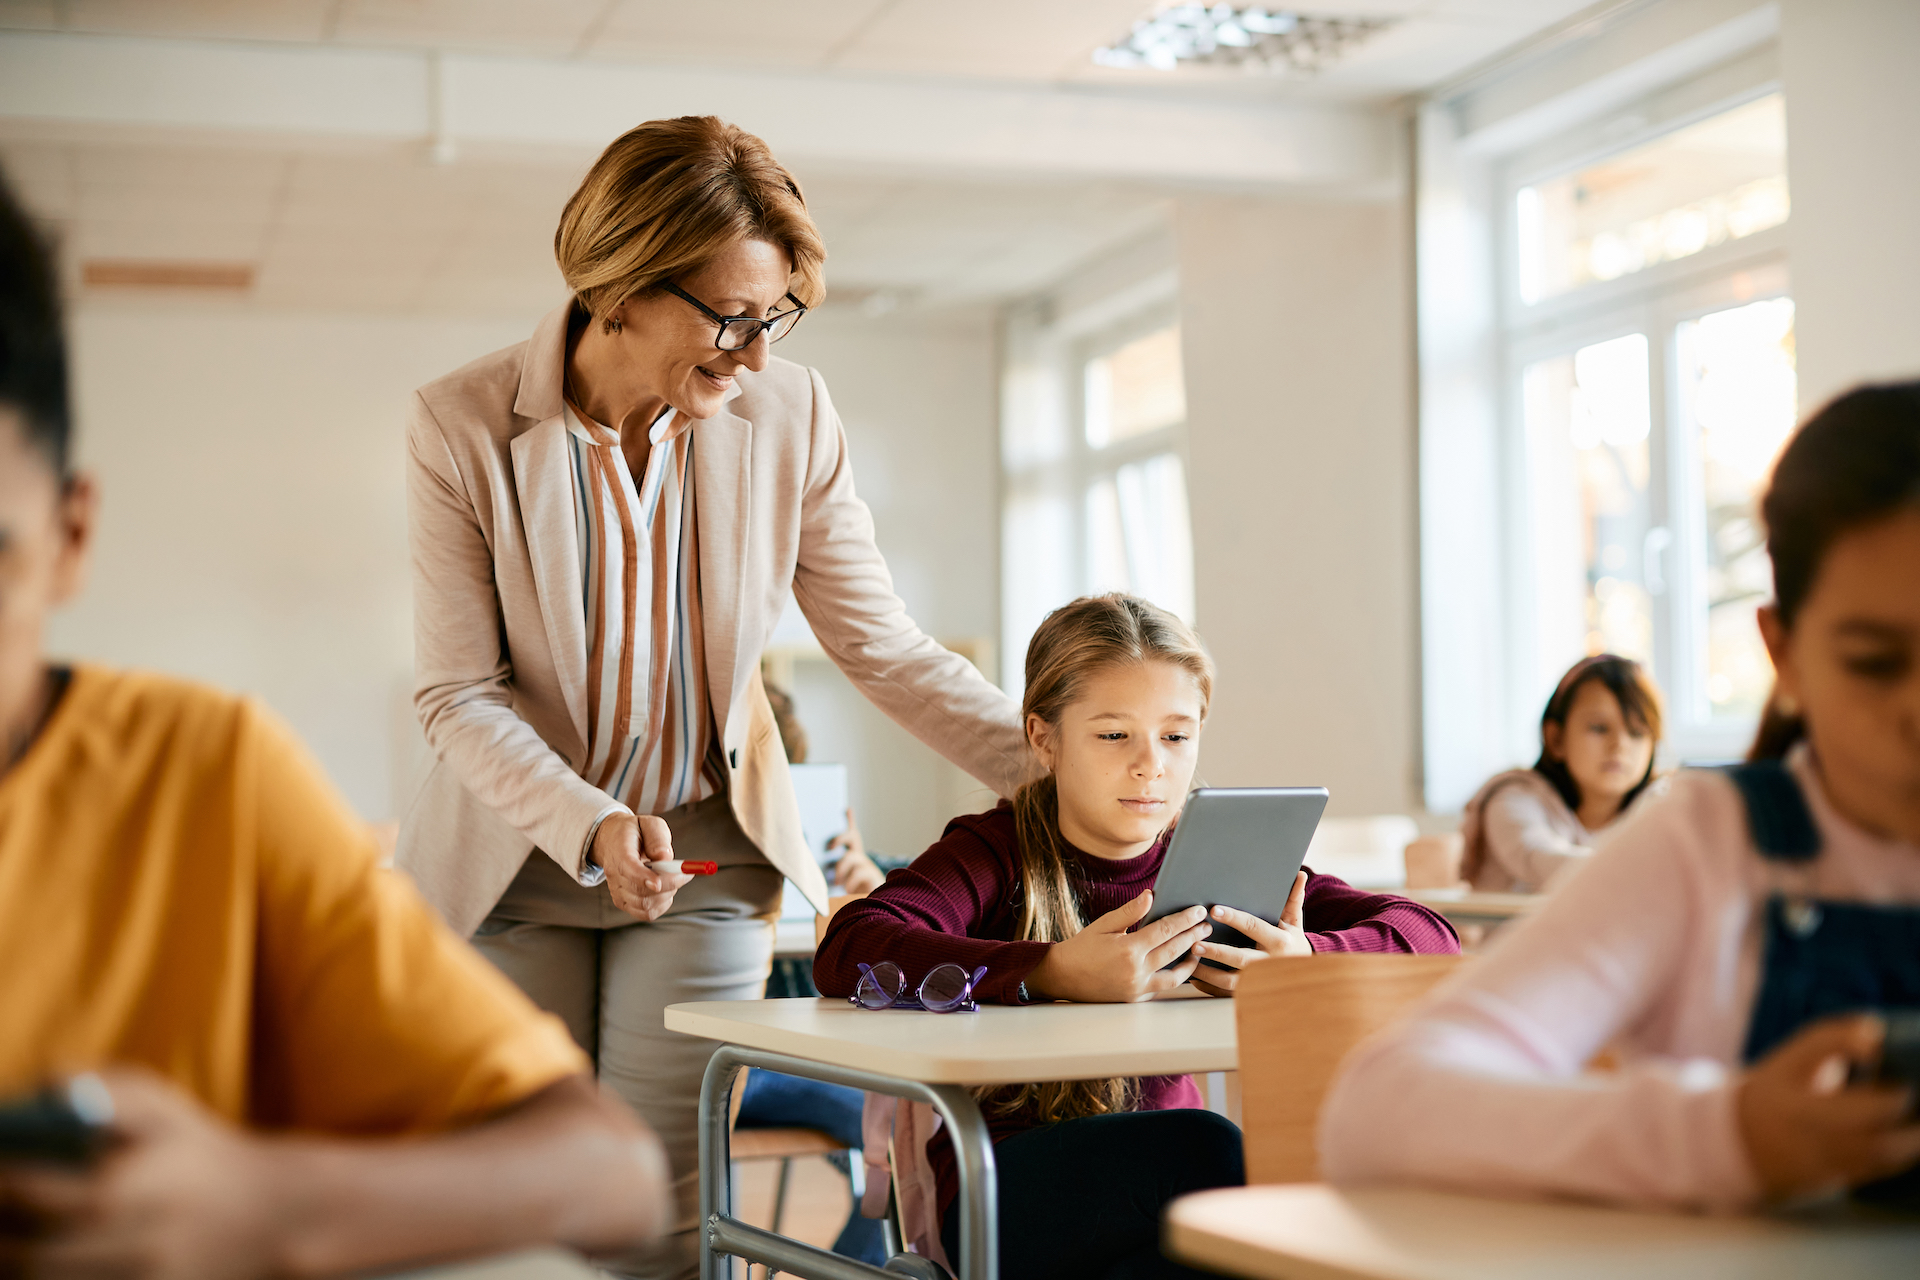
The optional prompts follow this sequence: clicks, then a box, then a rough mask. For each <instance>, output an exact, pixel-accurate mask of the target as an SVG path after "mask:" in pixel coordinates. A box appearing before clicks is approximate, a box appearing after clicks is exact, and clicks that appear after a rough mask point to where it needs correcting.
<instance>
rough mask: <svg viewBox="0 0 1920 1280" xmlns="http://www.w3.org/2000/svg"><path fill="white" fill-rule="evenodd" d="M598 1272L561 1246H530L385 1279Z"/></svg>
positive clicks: (542, 1277) (484, 1279) (555, 1278)
mask: <svg viewBox="0 0 1920 1280" xmlns="http://www.w3.org/2000/svg"><path fill="white" fill-rule="evenodd" d="M599 1276H600V1272H598V1271H595V1270H594V1269H593V1268H592V1267H590V1266H588V1265H587V1264H586V1263H584V1262H582V1261H581V1260H580V1259H579V1258H578V1257H577V1256H575V1255H574V1254H571V1253H568V1252H566V1251H565V1250H563V1249H531V1250H528V1251H527V1252H525V1253H514V1254H508V1255H506V1256H505V1257H500V1258H483V1259H480V1260H479V1261H475V1262H456V1263H454V1264H452V1265H451V1266H445V1267H433V1268H431V1269H430V1270H427V1271H409V1272H407V1273H405V1274H404V1275H395V1276H389V1277H388V1278H387V1280H599Z"/></svg>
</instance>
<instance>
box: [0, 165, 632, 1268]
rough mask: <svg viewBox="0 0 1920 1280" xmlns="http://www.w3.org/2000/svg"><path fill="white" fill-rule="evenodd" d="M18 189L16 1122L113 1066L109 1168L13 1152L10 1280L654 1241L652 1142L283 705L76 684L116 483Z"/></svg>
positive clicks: (2, 1038) (3, 318) (9, 227)
mask: <svg viewBox="0 0 1920 1280" xmlns="http://www.w3.org/2000/svg"><path fill="white" fill-rule="evenodd" d="M67 452H68V422H67V389H66V368H65V354H64V349H63V345H62V341H61V338H60V330H59V316H58V313H57V306H56V303H55V289H54V279H53V272H52V268H51V264H50V262H49V260H48V258H47V256H46V254H45V253H44V251H43V249H42V247H41V246H40V244H39V243H38V242H37V240H36V238H35V237H34V234H33V232H32V230H31V229H30V227H29V226H28V224H27V222H26V220H25V218H24V217H23V216H22V214H21V212H20V210H19V209H18V207H17V206H16V205H15V204H14V203H13V201H12V199H11V198H10V197H9V196H8V194H7V192H6V189H5V186H4V184H3V183H0V1100H6V1099H11V1098H16V1097H19V1096H23V1095H26V1094H29V1093H31V1092H32V1091H34V1090H35V1089H37V1088H39V1087H42V1086H44V1085H45V1084H47V1083H49V1082H52V1081H57V1080H59V1079H61V1078H62V1077H64V1076H66V1075H69V1074H70V1073H74V1072H80V1071H98V1072H100V1074H101V1076H102V1078H103V1079H104V1081H105V1083H106V1086H107V1090H108V1092H109V1094H110V1096H111V1101H112V1109H113V1113H114V1120H113V1122H112V1140H111V1144H110V1146H109V1147H108V1149H107V1151H106V1152H105V1154H104V1155H102V1156H101V1157H100V1158H98V1159H97V1160H96V1161H95V1162H94V1163H93V1164H91V1165H90V1166H87V1167H83V1168H74V1167H64V1166H55V1165H50V1164H35V1163H30V1162H24V1161H21V1160H18V1159H14V1160H9V1159H7V1158H6V1157H5V1156H4V1155H0V1275H12V1274H16V1273H22V1272H24V1273H26V1274H30V1275H34V1276H43V1275H44V1276H53V1277H69V1276H82V1275H84V1276H89V1277H93V1276H112V1277H119V1276H126V1277H156V1278H158V1277H168V1278H176V1277H177V1278H178V1280H225V1278H229V1277H232V1278H239V1277H253V1276H275V1277H279V1276H319V1275H336V1274H342V1273H348V1272H353V1273H359V1272H365V1271H375V1270H387V1269H392V1268H394V1267H396V1266H400V1265H404V1264H409V1263H413V1262H418V1261H424V1260H430V1259H440V1258H449V1257H457V1256H461V1255H471V1254H476V1253H485V1252H495V1251H501V1250H505V1249H509V1248H517V1247H521V1246H526V1245H531V1244H537V1243H544V1242H559V1243H562V1244H566V1245H570V1246H573V1247H575V1248H578V1249H581V1250H584V1251H588V1252H596V1253H602V1254H612V1253H618V1252H622V1251H628V1250H635V1249H639V1248H641V1247H643V1246H644V1245H645V1244H647V1242H649V1241H650V1240H651V1239H653V1238H654V1237H655V1236H656V1235H657V1234H658V1233H659V1232H660V1230H661V1229H662V1228H663V1226H664V1222H663V1219H664V1218H665V1216H666V1214H667V1213H668V1208H667V1205H668V1199H667V1194H666V1181H665V1177H666V1173H665V1170H666V1166H665V1162H664V1160H663V1158H662V1156H661V1153H660V1149H659V1146H658V1144H657V1142H656V1141H655V1139H654V1137H653V1135H652V1134H651V1133H649V1132H648V1131H647V1130H646V1129H645V1127H644V1126H642V1125H641V1124H640V1123H639V1122H638V1121H636V1120H635V1119H634V1118H633V1116H632V1115H631V1113H629V1112H628V1111H626V1109H625V1108H624V1107H622V1106H621V1105H620V1104H619V1103H617V1102H615V1101H612V1100H610V1099H609V1098H608V1097H607V1096H606V1095H604V1094H603V1093H601V1092H600V1091H599V1090H598V1089H597V1088H596V1086H595V1085H594V1082H593V1080H592V1079H591V1077H590V1075H589V1074H588V1064H587V1062H586V1059H585V1058H584V1056H583V1055H582V1054H581V1053H580V1051H579V1050H578V1049H577V1048H575V1047H574V1045H573V1044H572V1042H571V1040H570V1039H569V1038H568V1035H567V1032H566V1030H565V1028H564V1027H563V1026H562V1025H561V1024H560V1023H559V1021H557V1020H556V1019H554V1018H552V1017H551V1016H548V1015H546V1014H542V1013H540V1012H539V1011H538V1010H536V1009H535V1008H534V1006H533V1005H532V1004H531V1003H529V1002H528V1001H527V999H526V998H525V997H524V996H522V995H521V994H520V993H519V991H517V990H516V989H515V988H514V987H513V985H512V984H511V983H509V982H508V981H507V980H506V979H505V978H504V977H502V976H500V974H498V973H497V972H496V971H495V970H494V969H493V968H492V967H491V966H489V965H488V964H487V963H486V962H485V961H484V960H482V959H480V958H479V957H478V956H477V955H476V954H475V953H474V952H472V951H471V950H470V949H468V948H467V947H466V946H465V944H463V943H461V942H460V941H458V940H457V939H455V938H454V936H453V935H452V934H451V933H450V932H448V931H447V930H446V929H445V928H444V927H443V926H442V925H441V924H440V923H439V921H438V919H437V918H436V917H435V916H434V915H433V914H432V912H431V911H430V909H429V908H427V907H426V906H425V905H424V904H423V903H422V902H421V900H420V899H419V898H418V896H417V895H416V894H415V893H414V891H413V890H412V888H411V886H410V884H409V883H408V882H406V881H405V880H404V879H402V878H401V877H400V876H398V875H396V874H394V873H392V872H389V871H386V870H383V869H382V868H381V867H380V866H379V863H378V855H377V853H376V851H375V847H374V844H373V841H372V840H371V839H370V838H369V836H368V834H367V832H366V830H365V829H364V828H363V827H362V825H361V824H360V823H359V822H357V821H356V820H355V819H354V818H353V816H352V815H351V814H350V813H348V811H347V810H346V809H345V807H344V806H343V805H342V803H341V802H340V800H339V799H338V798H337V797H336V796H335V795H334V793H333V792H332V790H331V789H330V788H329V787H328V786H327V784H326V782H325V781H324V779H323V778H322V776H321V774H320V772H319V770H318V769H317V768H316V767H315V766H314V764H313V763H312V762H311V761H310V760H309V759H308V758H307V757H306V755H305V754H304V753H303V752H302V750H301V748H300V747H299V745H298V744H297V743H296V742H295V741H294V739H293V738H292V737H291V735H289V734H288V733H287V731H286V730H285V729H283V728H282V727H281V726H280V725H279V724H278V723H277V722H275V721H274V719H273V718H272V717H271V716H270V715H268V714H267V713H266V712H265V711H264V710H262V709H261V708H260V707H259V706H258V705H257V704H256V703H254V702H252V701H250V700H247V699H243V698H234V697H230V696H227V695H224V694H220V693H216V692H214V691H211V690H208V689H204V688H200V687H197V686H194V685H190V684H187V683H184V682H181V681H178V680H171V679H167V678H164V677H160V676H154V675H143V674H131V673H124V672H116V671H109V670H106V669H102V668H97V667H91V666H75V667H71V668H68V667H61V666H59V665H56V664H53V663H50V662H49V661H48V660H47V659H46V657H45V656H43V653H42V648H41V645H42V632H43V628H44V625H45V622H46V619H47V616H48V613H49V612H50V611H51V610H52V609H53V608H55V607H56V606H58V605H60V604H62V603H64V602H65V601H66V600H68V599H69V598H71V597H72V596H73V594H74V593H75V592H76V591H77V590H78V589H79V586H80V582H81V578H82V575H83V571H84V568H85V564H86V559H87V547H88V542H89V537H90V534H91V531H92V528H93V523H94V509H95V502H96V499H95V491H94V488H93V486H92V484H91V482H90V481H89V480H88V479H87V478H86V477H84V476H78V475H75V474H73V473H72V472H71V471H70V470H69V469H68V459H67Z"/></svg>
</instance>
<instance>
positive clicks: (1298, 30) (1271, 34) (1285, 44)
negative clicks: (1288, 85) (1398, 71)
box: [1093, 4, 1398, 73]
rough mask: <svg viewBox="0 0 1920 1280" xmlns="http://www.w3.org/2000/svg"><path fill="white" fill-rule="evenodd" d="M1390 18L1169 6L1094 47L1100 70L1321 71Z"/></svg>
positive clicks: (1382, 27) (1392, 20) (1387, 23)
mask: <svg viewBox="0 0 1920 1280" xmlns="http://www.w3.org/2000/svg"><path fill="white" fill-rule="evenodd" d="M1396 21H1398V19H1396V18H1322V17H1317V16H1314V15H1311V14H1305V13H1295V12H1293V11H1292V10H1286V9H1259V8H1252V9H1236V8H1234V7H1233V6H1232V5H1230V4H1215V5H1205V4H1169V5H1165V6H1163V7H1162V8H1160V9H1159V10H1158V11H1156V12H1155V13H1154V14H1153V16H1152V17H1149V18H1142V19H1141V20H1140V21H1138V22H1136V23H1134V24H1133V30H1132V32H1131V33H1129V34H1128V35H1127V36H1126V38H1125V39H1122V40H1117V41H1115V42H1114V43H1113V44H1112V45H1110V46H1109V47H1107V48H1105V49H1095V50H1094V51H1093V60H1094V61H1095V62H1097V63H1099V64H1100V65H1101V66H1103V67H1152V68H1153V69H1155V70H1157V71H1172V70H1174V69H1175V68H1176V67H1178V66H1179V65H1180V64H1181V63H1183V62H1191V63H1206V64H1211V65H1213V66H1229V67H1241V68H1243V69H1245V70H1247V71H1271V72H1307V73H1312V72H1316V71H1319V70H1321V69H1322V68H1323V67H1325V66H1327V65H1328V64H1329V63H1331V62H1333V61H1334V59H1336V58H1338V57H1339V56H1340V55H1341V54H1343V53H1345V52H1346V51H1347V50H1348V49H1350V48H1352V47H1353V46H1354V45H1356V44H1359V43H1360V42H1361V41H1363V40H1365V39H1367V38H1368V37H1370V36H1372V35H1374V34H1375V33H1376V32H1380V31H1384V30H1385V29H1386V28H1388V27H1390V26H1392V25H1393V24H1394V23H1395V22H1396Z"/></svg>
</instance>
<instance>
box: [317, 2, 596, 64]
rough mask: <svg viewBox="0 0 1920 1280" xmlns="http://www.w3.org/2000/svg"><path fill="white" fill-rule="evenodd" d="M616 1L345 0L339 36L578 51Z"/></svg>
mask: <svg viewBox="0 0 1920 1280" xmlns="http://www.w3.org/2000/svg"><path fill="white" fill-rule="evenodd" d="M609 3H610V0H531V2H530V0H344V3H343V4H342V5H341V8H340V13H339V17H338V19H337V20H336V24H335V27H334V30H333V38H334V39H336V40H338V41H341V42H343V43H347V44H409V45H424V46H431V47H435V48H445V49H473V50H486V51H489V52H499V53H512V54H520V55H525V56H530V57H549V58H550V57H564V56H566V55H568V54H572V53H575V52H577V51H578V50H579V49H580V48H581V46H582V44H583V43H584V42H585V41H586V40H587V39H588V38H589V37H590V36H591V34H592V31H593V29H594V27H595V24H596V23H597V22H598V21H599V20H600V19H601V18H602V17H603V16H604V15H605V13H606V12H607V9H608V5H609Z"/></svg>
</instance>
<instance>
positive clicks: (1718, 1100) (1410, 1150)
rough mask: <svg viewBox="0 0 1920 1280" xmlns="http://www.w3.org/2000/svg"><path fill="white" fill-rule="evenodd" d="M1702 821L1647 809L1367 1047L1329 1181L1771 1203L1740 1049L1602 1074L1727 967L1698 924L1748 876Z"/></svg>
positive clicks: (1334, 1114) (1352, 1081) (1704, 1203)
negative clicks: (1708, 851)
mask: <svg viewBox="0 0 1920 1280" xmlns="http://www.w3.org/2000/svg"><path fill="white" fill-rule="evenodd" d="M1725 816H1726V817H1727V818H1728V819H1731V820H1733V821H1736V822H1737V818H1734V817H1733V815H1732V814H1730V813H1729V814H1727V815H1725ZM1684 818H1686V815H1685V814H1684V813H1683V812H1679V811H1676V808H1675V807H1673V806H1670V805H1669V804H1665V803H1663V804H1661V805H1657V806H1653V807H1652V808H1650V809H1649V810H1647V811H1645V812H1642V813H1640V814H1638V815H1636V817H1635V818H1634V819H1630V820H1629V822H1628V824H1627V826H1626V827H1624V828H1623V829H1622V830H1621V831H1619V832H1618V833H1617V834H1616V835H1615V836H1614V837H1612V838H1611V839H1610V840H1609V842H1608V845H1607V846H1606V847H1605V848H1604V849H1603V850H1602V851H1601V852H1600V853H1598V854H1596V855H1595V856H1594V857H1593V858H1592V859H1591V860H1589V862H1588V864H1587V865H1586V866H1584V867H1582V868H1581V869H1580V870H1579V872H1578V873H1577V874H1575V875H1573V876H1571V877H1569V880H1568V883H1567V884H1566V885H1565V887H1564V888H1562V889H1560V890H1559V891H1558V892H1557V893H1556V894H1555V895H1554V896H1553V898H1552V899H1551V900H1549V901H1548V902H1547V903H1546V904H1545V905H1544V906H1542V907H1541V908H1540V910H1539V911H1538V912H1537V913H1536V914H1535V915H1534V916H1533V917H1531V918H1530V919H1528V920H1526V921H1523V922H1521V923H1519V924H1516V925H1514V926H1511V928H1510V932H1509V933H1508V934H1507V936H1506V937H1504V938H1503V939H1502V940H1501V944H1500V945H1499V946H1497V947H1495V948H1493V949H1492V950H1491V951H1489V952H1488V953H1486V954H1485V955H1483V956H1481V957H1480V958H1479V959H1478V960H1477V961H1476V962H1475V963H1474V964H1473V966H1471V967H1469V968H1467V969H1464V970H1463V971H1462V972H1461V974H1460V975H1459V976H1458V977H1457V978H1455V979H1453V980H1452V981H1450V982H1449V983H1448V984H1447V985H1446V986H1444V987H1442V988H1441V989H1440V990H1439V991H1437V992H1436V993H1435V995H1434V996H1433V998H1432V999H1430V1000H1429V1001H1428V1003H1427V1004H1425V1005H1424V1006H1422V1007H1421V1008H1419V1009H1418V1010H1416V1011H1415V1013H1414V1014H1413V1015H1412V1016H1411V1017H1409V1018H1407V1019H1404V1020H1403V1021H1401V1022H1399V1023H1397V1024H1396V1025H1395V1026H1394V1027H1392V1028H1391V1029H1389V1030H1388V1031H1387V1032H1385V1033H1384V1034H1382V1035H1381V1036H1378V1037H1376V1038H1375V1039H1373V1040H1371V1041H1369V1042H1367V1043H1366V1044H1364V1045H1362V1046H1361V1047H1360V1048H1359V1049H1358V1050H1356V1051H1355V1053H1354V1054H1353V1055H1352V1056H1351V1057H1350V1058H1349V1059H1348V1060H1347V1062H1346V1065H1345V1067H1344V1068H1343V1070H1342V1072H1341V1074H1340V1076H1339V1078H1338V1079H1337V1080H1336V1081H1335V1083H1334V1087H1333V1089H1332V1091H1331V1092H1330V1093H1329V1095H1328V1098H1327V1102H1326V1105H1325V1107H1324V1109H1323V1110H1322V1112H1321V1126H1320V1151H1321V1157H1322V1160H1323V1165H1324V1168H1325V1170H1326V1174H1327V1177H1328V1179H1329V1180H1330V1181H1333V1182H1339V1183H1348V1184H1353V1183H1373V1182H1401V1183H1406V1182H1413V1183H1424V1184H1426V1185H1429V1186H1441V1187H1450V1188H1458V1189H1462V1190H1468V1191H1474V1192H1479V1193H1485V1194H1494V1195H1541V1194H1548V1195H1565V1196H1576V1197H1581V1198H1587V1199H1598V1200H1610V1201H1616V1202H1625V1203H1629V1204H1639V1205H1648V1206H1660V1207H1667V1208H1695V1209H1699V1208H1706V1209H1735V1208H1741V1207H1744V1206H1746V1205H1749V1204H1751V1203H1752V1202H1753V1200H1754V1198H1755V1196H1756V1186H1755V1183H1754V1179H1753V1175H1752V1172H1751V1169H1750V1166H1749V1165H1748V1163H1747V1159H1746V1155H1745V1148H1744V1146H1743V1145H1742V1143H1741V1140H1740V1136H1739V1129H1738V1123H1737V1120H1736V1116H1735V1111H1734V1100H1735V1094H1736V1091H1737V1088H1738V1076H1737V1074H1736V1073H1735V1072H1734V1071H1732V1070H1731V1069H1729V1066H1728V1065H1727V1064H1725V1063H1722V1062H1720V1061H1717V1060H1714V1059H1708V1058H1701V1057H1694V1058H1684V1059H1683V1058H1676V1057H1651V1056H1650V1057H1646V1058H1643V1059H1640V1060H1637V1061H1635V1062H1633V1063H1630V1064H1629V1065H1627V1066H1625V1067H1624V1068H1622V1069H1621V1070H1618V1071H1614V1072H1608V1073H1593V1072H1589V1071H1587V1070H1586V1064H1587V1063H1589V1062H1590V1061H1592V1059H1593V1057H1594V1055H1595V1054H1596V1053H1598V1052H1599V1051H1600V1049H1601V1048H1603V1047H1604V1046H1606V1045H1607V1044H1609V1043H1610V1042H1613V1041H1615V1040H1616V1038H1617V1037H1619V1036H1620V1035H1621V1034H1622V1033H1623V1032H1625V1031H1627V1030H1628V1029H1630V1028H1634V1027H1636V1026H1644V1025H1649V1024H1652V1023H1656V1022H1658V1021H1660V1020H1662V1019H1668V1018H1671V1016H1672V1007H1673V1005H1674V1003H1675V1002H1676V1001H1677V1000H1678V997H1677V996H1676V994H1675V991H1676V989H1677V988H1682V987H1686V986H1688V985H1689V984H1695V985H1697V984H1699V983H1701V982H1713V981H1716V980H1720V978H1719V975H1705V974H1691V973H1687V972H1682V971H1681V970H1680V965H1681V963H1682V957H1683V955H1684V954H1685V951H1684V940H1685V939H1686V938H1687V936H1688V933H1689V931H1690V930H1691V929H1693V928H1694V927H1696V925H1698V924H1701V923H1703V922H1706V921H1709V920H1713V919H1715V918H1717V917H1719V916H1722V915H1724V913H1725V912H1726V911H1727V910H1728V909H1729V907H1730V906H1731V896H1732V894H1733V893H1734V892H1736V890H1734V889H1733V888H1732V887H1731V886H1730V885H1726V884H1720V883H1718V882H1716V881H1715V880H1714V877H1713V873H1712V872H1711V871H1710V870H1708V869H1706V868H1704V867H1703V863H1702V859H1701V858H1700V857H1699V856H1698V854H1699V848H1698V845H1699V840H1698V838H1697V837H1698V834H1699V832H1698V830H1696V829H1694V825H1690V824H1689V823H1687V822H1685V821H1683V819H1684ZM1695 825H1697V824H1695ZM1736 829H1737V828H1736Z"/></svg>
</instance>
